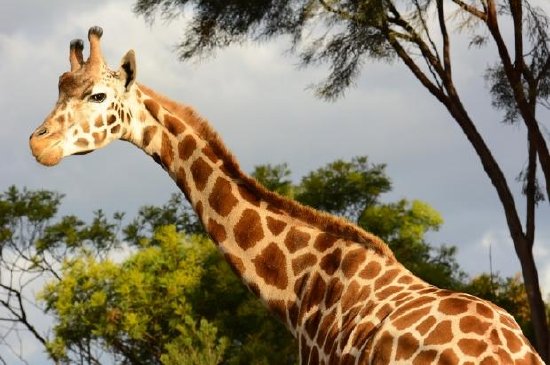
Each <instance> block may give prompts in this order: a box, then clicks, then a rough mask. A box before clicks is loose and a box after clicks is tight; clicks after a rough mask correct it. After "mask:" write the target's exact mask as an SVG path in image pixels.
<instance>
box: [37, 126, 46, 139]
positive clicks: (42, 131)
mask: <svg viewBox="0 0 550 365" xmlns="http://www.w3.org/2000/svg"><path fill="white" fill-rule="evenodd" d="M47 133H48V129H47V128H46V127H42V128H39V129H38V130H37V131H36V132H34V135H35V136H37V137H42V136H44V135H45V134H47Z"/></svg>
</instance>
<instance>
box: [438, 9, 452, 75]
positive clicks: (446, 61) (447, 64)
mask: <svg viewBox="0 0 550 365" xmlns="http://www.w3.org/2000/svg"><path fill="white" fill-rule="evenodd" d="M437 17H438V20H439V28H440V29H441V36H442V38H443V68H444V70H445V73H444V75H445V76H444V78H443V82H444V84H446V85H448V84H450V82H451V80H452V70H451V56H450V44H449V33H448V32H447V25H446V24H445V12H444V8H443V0H437Z"/></svg>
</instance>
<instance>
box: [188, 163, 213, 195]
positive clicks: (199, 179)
mask: <svg viewBox="0 0 550 365" xmlns="http://www.w3.org/2000/svg"><path fill="white" fill-rule="evenodd" d="M212 171H213V170H212V167H210V165H208V163H206V161H204V160H203V159H202V157H199V158H198V159H196V160H195V161H194V162H193V164H192V165H191V175H193V181H194V182H195V186H196V187H197V190H198V191H203V190H204V188H205V187H206V183H207V182H208V178H209V177H210V175H211V174H212Z"/></svg>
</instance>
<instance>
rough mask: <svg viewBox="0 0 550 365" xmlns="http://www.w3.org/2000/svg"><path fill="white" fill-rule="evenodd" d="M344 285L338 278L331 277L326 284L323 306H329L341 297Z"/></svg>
mask: <svg viewBox="0 0 550 365" xmlns="http://www.w3.org/2000/svg"><path fill="white" fill-rule="evenodd" d="M343 290H344V285H343V284H342V282H341V281H340V279H338V278H332V279H330V281H329V282H328V284H327V294H326V296H325V307H326V308H330V307H332V306H333V305H334V304H335V303H336V302H338V301H339V300H340V298H341V297H342V291H343Z"/></svg>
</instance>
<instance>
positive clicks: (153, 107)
mask: <svg viewBox="0 0 550 365" xmlns="http://www.w3.org/2000/svg"><path fill="white" fill-rule="evenodd" d="M143 104H144V105H145V109H147V110H148V111H149V113H151V115H152V116H153V118H155V119H158V118H159V111H160V105H159V104H158V103H157V102H156V101H154V100H152V99H147V100H144V101H143Z"/></svg>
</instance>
